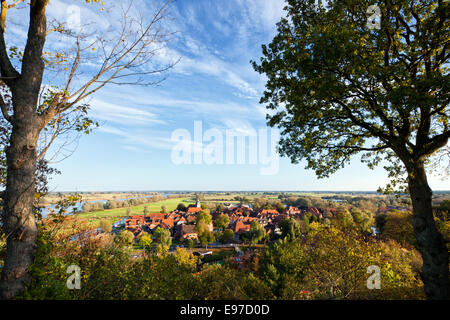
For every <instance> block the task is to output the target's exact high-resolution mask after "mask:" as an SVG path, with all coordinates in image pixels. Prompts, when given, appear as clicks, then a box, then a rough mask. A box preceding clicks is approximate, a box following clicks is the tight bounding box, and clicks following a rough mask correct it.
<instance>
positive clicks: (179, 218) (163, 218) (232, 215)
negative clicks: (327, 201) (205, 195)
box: [116, 200, 335, 244]
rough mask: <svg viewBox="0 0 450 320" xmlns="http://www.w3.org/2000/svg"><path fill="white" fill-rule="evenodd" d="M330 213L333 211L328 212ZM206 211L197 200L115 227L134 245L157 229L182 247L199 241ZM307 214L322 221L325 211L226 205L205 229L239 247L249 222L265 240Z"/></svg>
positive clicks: (247, 230)
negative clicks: (130, 235) (201, 216)
mask: <svg viewBox="0 0 450 320" xmlns="http://www.w3.org/2000/svg"><path fill="white" fill-rule="evenodd" d="M329 210H330V211H331V212H333V211H335V209H333V208H329ZM204 211H208V212H209V209H207V208H206V207H205V206H202V205H201V203H200V201H199V200H197V201H196V204H191V205H189V206H188V207H186V210H185V211H183V210H179V209H176V210H173V211H171V212H169V213H148V214H145V213H144V214H143V215H133V216H130V217H129V218H126V219H124V220H123V223H122V224H120V225H116V227H118V228H119V229H120V228H122V229H125V230H128V231H130V232H132V233H133V235H134V239H135V240H136V241H137V240H138V239H139V238H140V237H141V236H143V235H144V234H146V233H147V234H153V232H154V231H155V230H156V229H157V228H162V229H165V230H168V231H169V232H170V235H171V237H172V238H173V239H175V240H177V241H178V242H179V243H185V242H187V241H189V240H193V241H194V242H195V243H197V242H198V240H199V232H198V228H197V226H196V222H197V215H198V214H199V213H200V212H204ZM306 213H309V214H311V215H312V216H315V217H316V219H322V218H323V217H324V210H322V209H319V208H316V207H301V208H298V207H294V206H287V207H286V208H285V209H284V211H283V212H279V210H276V209H260V210H258V211H255V210H253V209H252V207H251V205H246V204H229V205H227V206H224V207H223V210H221V211H218V210H212V211H211V217H212V221H211V222H210V223H209V224H208V225H207V229H208V231H210V232H223V231H225V230H231V231H232V233H233V237H232V238H231V239H229V241H227V242H228V243H234V244H240V243H243V242H244V241H245V238H244V237H243V235H245V234H246V233H248V232H250V230H251V224H252V222H254V221H256V222H257V223H258V224H259V226H261V227H262V228H263V230H264V231H265V236H267V237H270V235H281V230H280V227H279V223H280V222H281V221H282V220H284V219H287V218H294V219H301V218H302V217H303V216H304V215H305V214H306ZM221 215H226V216H227V217H228V219H227V220H228V221H229V222H228V223H227V225H226V226H225V227H224V228H223V225H222V228H219V227H217V226H216V221H217V219H218V218H219V216H221Z"/></svg>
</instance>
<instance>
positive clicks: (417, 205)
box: [408, 162, 449, 299]
mask: <svg viewBox="0 0 450 320" xmlns="http://www.w3.org/2000/svg"><path fill="white" fill-rule="evenodd" d="M408 173H409V178H408V186H409V192H410V195H411V201H412V205H413V226H414V233H415V235H416V239H417V244H418V248H419V251H420V253H421V254H422V259H423V267H422V280H423V283H424V287H425V294H426V296H427V299H448V298H449V271H448V250H447V246H446V244H445V240H444V238H443V236H442V235H441V234H440V232H439V231H438V230H437V228H436V225H435V223H434V218H433V209H432V202H431V200H432V191H431V189H430V187H429V186H428V181H427V176H426V172H425V167H424V164H423V162H416V163H415V165H414V166H412V167H410V168H409V170H408Z"/></svg>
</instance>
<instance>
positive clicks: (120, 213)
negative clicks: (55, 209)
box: [77, 198, 194, 223]
mask: <svg viewBox="0 0 450 320" xmlns="http://www.w3.org/2000/svg"><path fill="white" fill-rule="evenodd" d="M179 203H184V204H185V205H186V206H188V205H189V204H193V203H194V201H192V198H176V199H167V200H162V201H158V202H151V203H148V204H142V205H138V206H134V207H127V208H118V209H109V210H102V211H94V212H83V213H79V214H77V217H78V218H82V219H87V220H88V221H89V222H93V223H95V222H98V223H99V222H100V220H101V219H108V220H111V221H117V220H118V218H121V217H126V216H127V209H128V208H130V209H131V215H140V214H144V207H147V208H148V212H149V213H157V212H160V211H161V206H166V210H167V212H170V211H172V210H175V209H176V207H177V205H178V204H179Z"/></svg>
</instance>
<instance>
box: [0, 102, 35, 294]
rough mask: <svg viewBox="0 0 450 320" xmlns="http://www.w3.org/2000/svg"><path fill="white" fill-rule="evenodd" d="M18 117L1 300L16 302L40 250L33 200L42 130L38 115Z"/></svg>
mask: <svg viewBox="0 0 450 320" xmlns="http://www.w3.org/2000/svg"><path fill="white" fill-rule="evenodd" d="M30 109H31V108H30ZM32 110H33V111H34V108H33V109H32ZM14 117H15V119H14V121H13V129H12V133H11V138H10V145H9V147H8V148H7V150H6V154H7V161H8V162H7V182H6V191H5V199H4V209H3V215H4V216H3V223H4V230H5V234H6V236H7V240H6V245H7V247H6V259H5V265H4V267H3V269H2V277H1V281H0V297H1V298H3V299H12V298H13V297H15V296H17V295H18V294H20V293H21V292H22V291H23V290H24V288H25V285H26V283H27V282H29V280H30V275H29V273H28V269H29V267H30V265H31V264H32V262H33V258H34V253H35V252H36V249H37V247H36V237H37V227H36V222H35V218H34V214H33V199H34V194H35V170H36V145H37V139H38V135H39V130H38V129H37V125H36V120H37V119H36V118H35V113H34V112H33V113H28V114H26V113H22V114H15V115H14Z"/></svg>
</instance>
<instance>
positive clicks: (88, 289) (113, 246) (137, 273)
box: [21, 219, 424, 299]
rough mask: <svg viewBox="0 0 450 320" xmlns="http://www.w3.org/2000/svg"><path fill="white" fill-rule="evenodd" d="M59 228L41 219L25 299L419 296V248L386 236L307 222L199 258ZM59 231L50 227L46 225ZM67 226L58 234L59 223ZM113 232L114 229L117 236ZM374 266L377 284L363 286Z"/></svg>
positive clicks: (181, 251) (80, 227) (82, 228)
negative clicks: (210, 259) (255, 244)
mask: <svg viewBox="0 0 450 320" xmlns="http://www.w3.org/2000/svg"><path fill="white" fill-rule="evenodd" d="M70 223H71V225H69V226H67V228H60V229H58V228H55V226H57V223H49V224H48V225H45V226H44V225H41V227H40V235H39V252H38V254H37V257H36V260H35V262H34V264H33V266H32V268H31V275H32V277H33V280H32V282H31V284H30V285H29V286H28V288H27V291H26V292H25V293H24V294H23V296H22V297H21V298H27V299H308V298H313V299H409V298H414V299H420V298H423V297H424V295H423V289H422V286H423V285H422V282H421V280H420V278H419V272H420V268H421V264H422V261H421V258H420V255H419V254H418V253H417V251H415V250H414V249H405V248H404V247H403V246H401V245H400V244H399V243H398V242H395V241H393V240H390V241H387V242H384V241H380V240H374V239H372V238H367V237H365V236H364V233H361V232H360V231H357V230H356V229H355V230H352V229H348V228H347V229H338V228H337V227H334V226H328V227H325V226H323V225H322V224H320V223H317V222H313V223H311V224H310V225H309V228H308V232H307V233H306V235H303V236H300V237H291V238H292V241H289V240H288V237H286V239H285V240H280V241H277V242H275V243H273V244H271V245H269V246H267V247H265V248H259V249H255V250H253V249H248V250H250V251H248V252H247V253H244V254H243V255H242V257H241V260H240V261H236V260H234V259H232V258H230V257H228V258H226V259H224V260H223V262H222V264H217V263H214V264H210V265H208V264H203V265H201V264H200V263H199V260H198V258H197V257H195V256H193V255H192V254H189V253H188V252H187V251H186V250H185V249H178V250H177V251H176V252H175V253H169V252H168V251H167V246H162V245H160V246H157V250H154V251H152V250H146V251H145V256H144V257H142V258H133V257H132V255H131V251H130V250H131V249H130V248H131V247H130V246H129V243H128V242H127V241H113V239H112V238H111V237H112V235H105V234H100V235H96V234H92V233H89V232H87V231H88V230H89V229H88V228H87V227H85V226H83V224H81V223H79V222H77V220H76V219H72V220H70ZM55 229H56V230H59V231H58V232H55V231H54V230H55ZM72 229H74V230H75V233H76V234H77V235H78V236H77V237H75V238H74V233H73V232H72V233H64V232H62V231H61V230H72ZM121 238H122V235H121V236H116V239H118V240H120V239H121ZM72 264H74V265H77V266H79V267H80V268H81V276H82V277H81V289H80V290H69V289H68V288H67V287H66V280H67V277H68V276H69V275H68V274H67V273H66V271H67V267H68V266H69V265H72ZM371 265H376V266H379V268H380V271H381V289H380V290H377V289H374V290H369V289H368V288H367V286H366V281H367V278H368V276H369V275H368V274H367V267H368V266H371Z"/></svg>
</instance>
